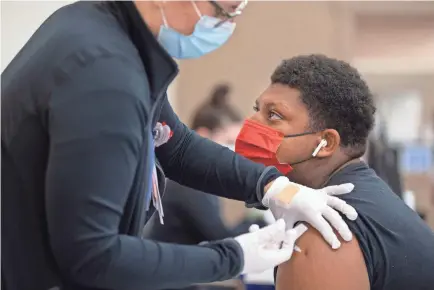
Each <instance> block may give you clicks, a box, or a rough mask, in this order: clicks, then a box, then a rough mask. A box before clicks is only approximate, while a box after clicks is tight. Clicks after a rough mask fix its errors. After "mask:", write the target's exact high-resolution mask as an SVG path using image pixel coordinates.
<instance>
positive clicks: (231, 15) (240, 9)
mask: <svg viewBox="0 0 434 290" xmlns="http://www.w3.org/2000/svg"><path fill="white" fill-rule="evenodd" d="M208 2H209V3H210V4H211V5H212V6H213V7H214V8H215V9H216V10H217V17H221V16H223V17H224V18H225V19H222V20H221V21H220V22H219V23H217V24H216V25H215V26H214V27H219V26H220V25H222V24H223V23H226V22H227V21H230V20H231V19H234V18H235V17H237V16H240V15H241V14H242V13H243V10H244V8H245V7H246V6H247V3H248V0H243V1H242V2H241V3H240V5H238V7H237V8H236V9H235V11H234V12H228V11H226V10H225V9H224V8H223V7H222V6H221V5H220V4H219V3H217V1H208Z"/></svg>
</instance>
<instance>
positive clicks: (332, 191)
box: [323, 183, 354, 195]
mask: <svg viewBox="0 0 434 290" xmlns="http://www.w3.org/2000/svg"><path fill="white" fill-rule="evenodd" d="M353 189H354V184H352V183H344V184H340V185H331V186H327V187H324V188H323V191H324V192H325V193H327V194H328V195H341V194H347V193H350V192H351V191H353Z"/></svg>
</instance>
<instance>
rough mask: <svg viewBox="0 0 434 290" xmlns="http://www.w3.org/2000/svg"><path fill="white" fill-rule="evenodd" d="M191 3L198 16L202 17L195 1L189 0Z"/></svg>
mask: <svg viewBox="0 0 434 290" xmlns="http://www.w3.org/2000/svg"><path fill="white" fill-rule="evenodd" d="M191 4H192V5H193V8H194V10H195V11H196V13H197V16H199V19H200V18H202V13H200V10H199V7H197V5H196V2H195V1H191Z"/></svg>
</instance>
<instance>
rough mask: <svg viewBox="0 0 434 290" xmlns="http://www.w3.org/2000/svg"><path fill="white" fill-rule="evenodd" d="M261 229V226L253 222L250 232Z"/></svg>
mask: <svg viewBox="0 0 434 290" xmlns="http://www.w3.org/2000/svg"><path fill="white" fill-rule="evenodd" d="M257 231H259V226H258V225H257V224H253V225H251V226H250V227H249V233H254V232H257Z"/></svg>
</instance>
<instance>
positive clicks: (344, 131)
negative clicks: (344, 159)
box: [271, 55, 376, 157]
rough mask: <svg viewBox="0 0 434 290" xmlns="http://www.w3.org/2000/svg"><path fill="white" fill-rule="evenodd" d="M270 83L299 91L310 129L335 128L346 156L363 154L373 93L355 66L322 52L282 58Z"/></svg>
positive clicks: (372, 106) (370, 118)
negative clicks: (286, 58) (307, 114)
mask: <svg viewBox="0 0 434 290" xmlns="http://www.w3.org/2000/svg"><path fill="white" fill-rule="evenodd" d="M271 82H272V83H273V84H275V83H278V84H283V85H287V86H289V87H291V88H294V89H297V90H299V91H300V98H301V100H302V101H303V103H304V104H305V105H306V107H307V109H308V111H309V115H310V124H309V126H310V129H311V130H314V131H316V130H324V129H327V128H330V129H335V130H336V131H338V132H339V134H340V136H341V146H342V147H343V148H345V152H346V153H347V154H348V155H350V156H351V157H360V156H361V155H363V153H364V152H365V150H366V142H367V137H368V135H369V133H370V131H371V130H372V128H373V126H374V114H375V111H376V108H375V105H374V98H373V95H372V93H371V92H370V90H369V88H368V86H367V84H366V83H365V81H364V80H363V79H362V78H361V76H360V74H359V73H358V71H357V70H356V69H355V68H353V67H351V66H350V65H349V64H348V63H346V62H344V61H340V60H337V59H333V58H329V57H326V56H324V55H303V56H297V57H294V58H291V59H288V60H284V61H283V62H282V63H281V64H280V65H279V67H277V69H276V70H275V71H274V73H273V75H272V76H271Z"/></svg>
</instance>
